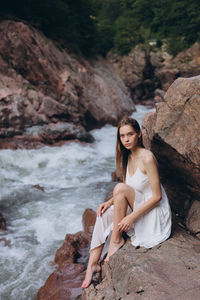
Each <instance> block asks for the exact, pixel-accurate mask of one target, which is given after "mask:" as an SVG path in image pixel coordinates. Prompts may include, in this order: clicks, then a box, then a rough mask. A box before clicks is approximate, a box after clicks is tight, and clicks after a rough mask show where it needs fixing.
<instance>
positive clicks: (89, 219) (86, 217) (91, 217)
mask: <svg viewBox="0 0 200 300" xmlns="http://www.w3.org/2000/svg"><path fill="white" fill-rule="evenodd" d="M95 222H96V212H95V211H94V210H92V209H90V208H87V209H86V210H85V211H84V213H83V216H82V223H83V229H84V231H85V232H89V233H92V232H93V229H94V224H95Z"/></svg>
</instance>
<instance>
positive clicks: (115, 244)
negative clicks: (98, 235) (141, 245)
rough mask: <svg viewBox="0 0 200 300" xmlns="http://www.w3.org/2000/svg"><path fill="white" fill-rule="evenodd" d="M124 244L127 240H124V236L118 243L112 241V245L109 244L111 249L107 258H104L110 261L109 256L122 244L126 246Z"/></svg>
mask: <svg viewBox="0 0 200 300" xmlns="http://www.w3.org/2000/svg"><path fill="white" fill-rule="evenodd" d="M124 244H125V241H124V239H123V238H121V240H120V241H119V242H118V243H116V242H113V241H110V245H109V249H108V254H107V256H106V258H105V259H104V261H105V262H108V261H109V257H110V256H111V255H113V254H114V253H115V252H116V251H117V250H119V249H120V248H121V247H122V246H124Z"/></svg>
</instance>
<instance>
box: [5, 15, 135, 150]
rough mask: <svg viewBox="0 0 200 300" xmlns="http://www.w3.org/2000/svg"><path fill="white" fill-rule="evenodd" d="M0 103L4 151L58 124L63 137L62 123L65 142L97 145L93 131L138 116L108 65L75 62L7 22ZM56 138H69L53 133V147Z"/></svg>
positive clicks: (29, 30) (29, 29) (40, 36)
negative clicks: (36, 128)
mask: <svg viewBox="0 0 200 300" xmlns="http://www.w3.org/2000/svg"><path fill="white" fill-rule="evenodd" d="M8 49H9V51H8ZM0 100H1V101H0V139H1V141H0V142H1V144H2V146H1V147H2V148H3V145H4V144H5V145H7V147H8V146H9V143H10V141H11V140H12V139H14V137H16V136H20V137H21V144H22V140H23V139H24V140H26V139H27V133H26V130H27V128H30V127H33V126H40V127H42V126H44V131H45V130H46V129H47V128H46V127H45V126H48V125H49V126H50V128H51V127H52V126H53V125H52V124H53V123H54V124H55V125H54V126H55V127H56V126H57V130H58V131H59V130H60V129H58V127H60V123H59V122H61V123H62V124H63V125H62V126H64V123H66V125H65V126H66V127H67V126H68V129H66V134H64V139H66V138H70V139H74V138H77V139H80V140H81V141H83V140H84V141H89V142H91V141H92V138H91V135H89V134H88V133H87V130H88V129H91V128H96V127H100V126H102V125H104V124H106V123H110V124H113V125H116V124H117V123H118V121H119V119H120V118H121V117H122V116H123V115H124V114H131V112H133V111H134V110H135V107H134V104H133V102H132V100H131V98H130V95H129V93H128V91H127V89H126V88H125V86H124V84H123V82H122V80H121V79H120V77H119V76H118V75H117V74H116V72H115V71H114V69H113V67H112V66H111V64H110V63H108V62H107V61H106V60H105V59H101V58H99V59H98V60H96V61H93V62H91V63H89V62H88V61H86V60H85V59H84V58H83V57H80V56H79V57H78V56H77V57H75V56H73V57H72V56H70V55H69V54H68V53H67V52H66V51H65V50H63V51H61V50H59V49H58V48H57V47H56V45H55V44H54V43H53V42H52V41H51V40H49V39H47V38H46V37H45V36H44V35H43V34H42V33H40V32H39V31H37V30H36V29H34V28H32V27H31V26H28V25H26V24H24V23H23V22H15V21H12V22H10V21H5V20H4V21H1V22H0ZM56 123H59V124H57V125H56ZM68 123H69V124H68ZM72 124H73V128H72ZM69 127H71V128H69ZM51 129H52V128H51ZM61 131H62V130H61ZM72 131H73V134H71V133H72ZM69 133H70V134H69ZM50 134H53V135H56V138H57V139H60V140H61V139H62V137H63V132H60V133H59V134H58V133H56V134H55V132H52V131H51V130H49V136H48V137H47V141H50V142H52V141H53V140H54V137H52V139H51V138H50ZM74 135H75V137H74ZM8 138H9V139H10V140H8V141H7V140H6V141H5V139H8ZM35 143H36V141H35ZM41 144H42V143H41ZM17 146H18V143H15V146H14V145H13V147H17Z"/></svg>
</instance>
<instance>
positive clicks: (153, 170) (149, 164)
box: [119, 151, 162, 231]
mask: <svg viewBox="0 0 200 300" xmlns="http://www.w3.org/2000/svg"><path fill="white" fill-rule="evenodd" d="M143 167H144V169H145V171H146V173H147V176H148V178H149V182H150V186H151V190H152V197H151V198H149V199H148V200H147V201H146V202H145V203H144V204H143V205H142V206H141V207H140V208H138V209H137V210H135V211H133V212H132V213H130V214H129V215H128V216H126V217H125V218H123V219H122V221H121V222H120V223H119V231H127V230H129V229H130V227H131V225H132V224H133V223H134V222H136V221H137V220H138V219H139V218H140V217H141V216H143V215H145V214H146V213H148V212H149V211H150V210H152V209H153V208H154V207H155V206H156V205H157V204H158V203H159V201H160V200H161V198H162V193H161V186H160V178H159V173H158V167H157V162H156V159H155V157H154V155H153V153H151V152H150V151H148V152H147V153H145V157H144V159H143Z"/></svg>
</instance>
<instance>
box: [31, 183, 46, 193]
mask: <svg viewBox="0 0 200 300" xmlns="http://www.w3.org/2000/svg"><path fill="white" fill-rule="evenodd" d="M32 188H34V189H37V190H40V191H42V192H44V187H43V186H40V185H39V184H35V185H32Z"/></svg>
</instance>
